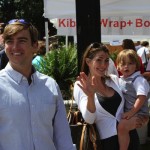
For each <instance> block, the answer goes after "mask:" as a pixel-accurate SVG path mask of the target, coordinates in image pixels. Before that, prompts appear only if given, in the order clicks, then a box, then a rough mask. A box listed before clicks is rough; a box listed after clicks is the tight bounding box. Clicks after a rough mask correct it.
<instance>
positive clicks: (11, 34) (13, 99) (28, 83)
mask: <svg viewBox="0 0 150 150" xmlns="http://www.w3.org/2000/svg"><path fill="white" fill-rule="evenodd" d="M3 37H4V45H5V52H6V55H7V57H8V59H9V63H8V64H7V66H6V67H5V69H3V70H1V71H0V83H1V86H0V95H1V98H0V149H1V150H73V144H72V139H71V134H70V129H69V125H68V121H67V118H66V110H65V106H64V103H63V99H62V95H61V93H60V90H59V87H58V85H57V83H56V82H55V80H53V79H52V78H51V77H48V76H46V75H44V74H41V73H39V72H37V71H36V70H35V69H34V67H33V66H32V58H33V52H34V51H35V50H36V49H37V47H38V33H37V29H36V28H35V27H34V26H33V25H31V24H30V23H28V22H26V21H25V20H23V19H14V20H11V21H9V23H8V25H7V26H6V27H5V29H4V33H3Z"/></svg>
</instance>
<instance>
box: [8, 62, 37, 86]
mask: <svg viewBox="0 0 150 150" xmlns="http://www.w3.org/2000/svg"><path fill="white" fill-rule="evenodd" d="M5 71H6V72H7V73H8V74H9V76H10V77H11V78H12V79H13V80H14V81H15V82H17V83H18V84H20V83H21V81H22V80H27V78H26V77H25V76H23V75H22V74H21V73H19V72H17V71H16V70H14V69H13V68H12V67H11V65H10V64H9V63H8V64H7V65H6V67H5ZM34 73H35V68H34V67H33V74H32V76H31V79H32V81H33V82H34Z"/></svg>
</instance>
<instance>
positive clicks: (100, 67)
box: [86, 51, 109, 77]
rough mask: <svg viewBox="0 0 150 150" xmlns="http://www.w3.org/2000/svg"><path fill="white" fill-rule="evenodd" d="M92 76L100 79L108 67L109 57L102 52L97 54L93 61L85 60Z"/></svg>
mask: <svg viewBox="0 0 150 150" xmlns="http://www.w3.org/2000/svg"><path fill="white" fill-rule="evenodd" d="M86 63H87V65H88V66H89V70H90V74H91V75H92V76H97V77H102V76H104V75H105V72H106V71H107V69H108V66H109V55H108V54H107V53H105V52H103V51H100V52H98V53H97V54H96V55H95V57H94V58H93V59H89V58H87V59H86Z"/></svg>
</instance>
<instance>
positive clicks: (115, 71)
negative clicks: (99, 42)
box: [108, 58, 119, 77]
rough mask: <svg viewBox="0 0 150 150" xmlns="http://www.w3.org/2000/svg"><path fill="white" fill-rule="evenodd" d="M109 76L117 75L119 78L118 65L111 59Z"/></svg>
mask: <svg viewBox="0 0 150 150" xmlns="http://www.w3.org/2000/svg"><path fill="white" fill-rule="evenodd" d="M108 74H115V75H116V76H118V77H119V73H118V71H117V68H116V65H115V63H114V61H113V60H112V59H111V58H109V66H108Z"/></svg>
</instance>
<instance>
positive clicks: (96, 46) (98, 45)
mask: <svg viewBox="0 0 150 150" xmlns="http://www.w3.org/2000/svg"><path fill="white" fill-rule="evenodd" d="M102 46H104V45H103V44H102V43H98V42H94V43H92V44H91V45H90V49H91V48H100V47H102Z"/></svg>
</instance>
